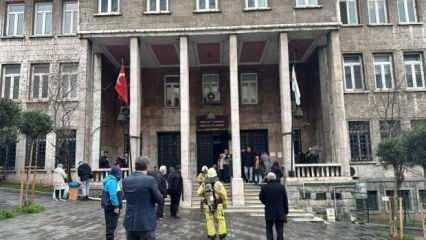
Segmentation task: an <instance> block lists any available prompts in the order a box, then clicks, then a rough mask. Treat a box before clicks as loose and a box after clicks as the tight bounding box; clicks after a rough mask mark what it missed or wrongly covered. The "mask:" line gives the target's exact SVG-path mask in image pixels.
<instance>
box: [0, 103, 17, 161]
mask: <svg viewBox="0 0 426 240" xmlns="http://www.w3.org/2000/svg"><path fill="white" fill-rule="evenodd" d="M20 117H21V108H20V106H19V103H17V102H15V101H13V100H10V99H0V150H1V151H4V152H5V156H6V159H5V162H3V168H4V169H7V168H8V167H9V166H8V163H9V161H8V159H7V157H8V156H9V153H8V151H9V146H10V144H14V143H16V140H17V135H18V128H17V124H18V122H19V120H20ZM0 164H1V163H0Z"/></svg>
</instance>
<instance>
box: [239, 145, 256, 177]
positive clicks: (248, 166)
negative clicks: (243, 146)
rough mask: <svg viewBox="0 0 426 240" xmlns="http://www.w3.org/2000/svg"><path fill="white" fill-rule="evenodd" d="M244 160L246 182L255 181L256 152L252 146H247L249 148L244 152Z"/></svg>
mask: <svg viewBox="0 0 426 240" xmlns="http://www.w3.org/2000/svg"><path fill="white" fill-rule="evenodd" d="M241 159H242V162H243V167H244V176H245V179H246V182H253V181H254V179H253V169H254V160H255V154H254V153H253V152H252V150H251V147H247V150H246V151H245V152H244V154H242V157H241Z"/></svg>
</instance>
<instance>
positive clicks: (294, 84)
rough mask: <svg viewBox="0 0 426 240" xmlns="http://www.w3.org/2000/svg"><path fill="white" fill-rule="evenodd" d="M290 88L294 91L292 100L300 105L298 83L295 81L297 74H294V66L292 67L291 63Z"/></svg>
mask: <svg viewBox="0 0 426 240" xmlns="http://www.w3.org/2000/svg"><path fill="white" fill-rule="evenodd" d="M291 90H292V91H293V93H294V100H295V102H296V105H297V106H300V97H301V95H300V89H299V84H298V83H297V76H296V68H295V67H294V64H293V69H292V72H291Z"/></svg>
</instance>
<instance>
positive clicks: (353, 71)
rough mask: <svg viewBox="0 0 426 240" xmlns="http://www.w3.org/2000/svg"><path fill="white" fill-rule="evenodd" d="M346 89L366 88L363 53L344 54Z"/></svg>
mask: <svg viewBox="0 0 426 240" xmlns="http://www.w3.org/2000/svg"><path fill="white" fill-rule="evenodd" d="M343 62H344V63H343V65H344V68H345V86H346V90H355V89H364V79H363V69H362V58H361V55H344V56H343Z"/></svg>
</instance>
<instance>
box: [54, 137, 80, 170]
mask: <svg viewBox="0 0 426 240" xmlns="http://www.w3.org/2000/svg"><path fill="white" fill-rule="evenodd" d="M76 133H77V131H76V130H68V131H65V130H64V131H58V132H57V133H56V154H55V155H56V157H55V166H56V165H57V164H58V163H62V164H63V165H64V167H65V169H66V168H67V167H68V165H67V164H70V166H69V167H70V168H75V149H76Z"/></svg>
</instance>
